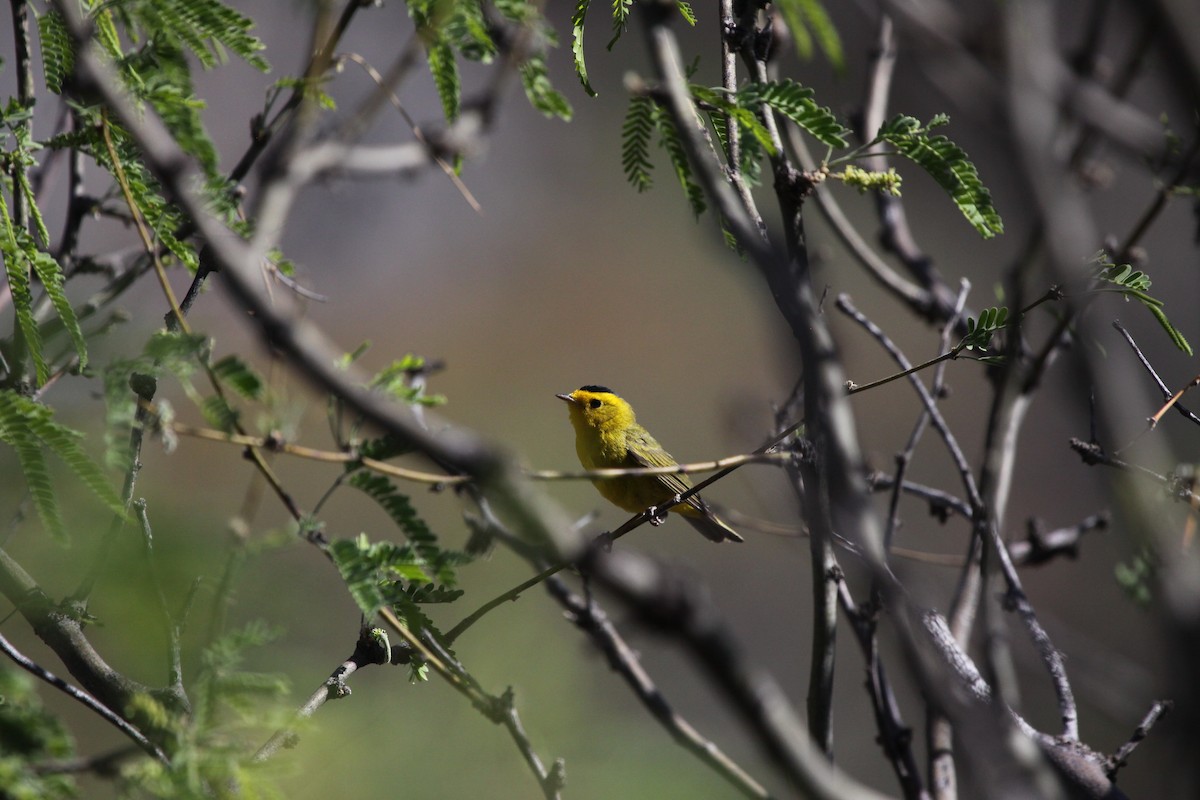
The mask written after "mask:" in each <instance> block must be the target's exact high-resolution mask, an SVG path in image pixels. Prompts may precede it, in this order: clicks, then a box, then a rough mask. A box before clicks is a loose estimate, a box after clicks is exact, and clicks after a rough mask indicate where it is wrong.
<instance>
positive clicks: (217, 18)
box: [133, 0, 270, 72]
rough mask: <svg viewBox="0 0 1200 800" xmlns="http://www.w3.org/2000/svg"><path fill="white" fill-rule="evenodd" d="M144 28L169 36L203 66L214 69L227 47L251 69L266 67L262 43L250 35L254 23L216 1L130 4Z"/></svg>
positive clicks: (265, 69)
mask: <svg viewBox="0 0 1200 800" xmlns="http://www.w3.org/2000/svg"><path fill="white" fill-rule="evenodd" d="M133 7H134V8H136V9H137V11H138V13H140V14H142V15H144V20H145V24H146V26H147V28H150V29H152V30H155V31H159V32H169V33H170V34H173V35H174V36H175V37H176V38H177V40H178V41H179V43H180V44H182V45H184V46H185V47H186V48H187V49H188V50H190V51H191V52H192V54H193V55H195V56H196V58H197V59H198V60H199V61H200V63H201V64H203V65H204V66H205V67H208V68H210V69H211V68H212V67H215V66H217V64H218V63H220V62H221V61H222V60H223V59H224V50H223V48H227V49H229V50H230V51H232V52H233V53H235V54H237V55H238V56H239V57H240V58H241V59H243V60H244V61H245V62H246V63H247V64H250V65H251V66H252V67H254V68H255V69H258V70H261V71H262V72H266V71H268V70H269V69H270V65H269V64H268V63H267V62H266V59H264V58H263V57H262V56H261V55H260V53H261V52H262V51H263V50H264V49H266V45H264V44H263V43H262V41H261V40H260V39H259V38H258V37H256V36H252V35H251V34H250V30H251V29H252V28H253V27H254V21H253V20H251V19H250V18H249V17H246V16H243V15H242V14H240V13H239V12H237V11H235V10H234V9H232V8H230V7H228V6H226V5H224V4H222V3H220V2H217V0H155V1H154V2H151V3H139V4H133Z"/></svg>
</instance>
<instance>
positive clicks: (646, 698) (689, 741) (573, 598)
mask: <svg viewBox="0 0 1200 800" xmlns="http://www.w3.org/2000/svg"><path fill="white" fill-rule="evenodd" d="M546 589H547V591H549V593H550V596H551V597H553V598H554V599H555V600H557V601H558V602H559V604H560V605H562V606H563V608H564V609H566V615H567V618H568V619H569V620H570V621H571V622H572V623H574V624H575V626H576V627H577V628H579V629H580V630H581V631H583V632H584V633H586V634H587V635H588V636H589V637H590V638H591V639H592V641H593V643H595V645H596V646H597V647H598V648H599V649H600V650H601V651H602V652H603V653H604V655H605V656H606V657H607V658H608V663H609V666H610V667H612V668H613V669H614V670H615V671H616V672H617V674H618V675H620V676H621V677H622V678H623V679H624V680H625V682H626V683H627V684H629V687H630V689H632V690H633V693H634V695H636V696H637V698H638V700H640V701H641V703H642V705H644V706H645V707H646V709H647V710H648V711H649V712H650V713H651V714H652V715H653V716H654V718H655V719H657V720H658V721H659V723H660V724H661V725H662V726H663V727H664V728H666V730H667V732H668V733H670V734H671V737H672V738H673V739H674V740H675V741H676V742H678V743H679V744H680V745H681V746H682V747H684V748H685V749H686V750H687V751H688V752H690V753H692V754H693V755H694V756H696V757H697V758H699V759H700V760H701V761H703V762H704V763H705V764H707V765H708V766H709V767H711V768H712V769H714V770H715V771H716V772H717V774H719V775H720V776H721V777H723V778H725V780H727V781H729V783H730V784H732V785H733V787H734V788H735V789H737V790H738V791H739V792H741V794H742V795H743V796H745V797H750V798H768V797H770V793H768V792H767V790H766V789H765V788H764V787H763V786H762V785H761V784H760V783H758V781H756V780H754V778H752V777H751V776H750V775H749V773H747V772H746V771H745V770H744V769H742V768H741V767H740V766H738V764H737V763H736V762H734V761H733V760H732V759H731V758H730V757H729V756H728V755H727V754H725V753H724V752H722V751H721V749H720V748H719V747H717V745H716V744H715V743H714V742H712V741H711V740H710V739H708V738H706V737H705V736H704V735H703V734H701V733H700V732H699V731H698V730H697V729H696V728H695V727H694V726H693V725H692V724H691V723H690V722H688V721H687V720H686V719H684V718H683V717H682V716H680V714H679V713H678V712H676V711H675V710H674V709H673V708H671V705H670V704H669V703H668V702H667V699H666V697H664V696H663V693H662V690H661V689H660V688H659V687H658V686H657V685H655V683H654V680H653V679H652V678H651V677H650V674H649V673H648V672H646V670H645V668H643V667H642V665H641V663H640V661H639V659H638V656H637V653H635V652H634V651H633V649H632V648H631V647H630V646H629V644H628V643H627V642H626V641H625V639H624V638H623V637H622V636H621V634H620V632H619V631H617V629H616V627H615V626H613V624H612V622H611V620H609V618H608V615H607V614H605V613H604V610H603V609H601V608H600V607H599V606H598V605H596V603H595V602H594V601H590V600H584V599H583V598H581V597H580V596H579V595H577V594H575V593H574V592H572V591H571V590H570V589H569V588H567V585H566V584H565V583H563V581H561V580H559V579H558V578H550V579H549V580H547V581H546Z"/></svg>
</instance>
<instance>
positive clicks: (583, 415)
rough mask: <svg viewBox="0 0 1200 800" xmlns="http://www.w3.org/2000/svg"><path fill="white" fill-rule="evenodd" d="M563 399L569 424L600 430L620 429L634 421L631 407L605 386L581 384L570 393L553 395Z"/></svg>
mask: <svg viewBox="0 0 1200 800" xmlns="http://www.w3.org/2000/svg"><path fill="white" fill-rule="evenodd" d="M554 396H555V397H557V398H558V399H560V400H565V401H566V403H567V406H568V410H569V411H570V412H571V424H573V425H574V426H575V427H576V428H577V429H578V428H581V427H585V426H586V427H589V428H596V429H598V430H600V431H605V432H609V431H614V430H622V429H624V428H627V427H629V426H630V425H632V424H633V422H634V417H633V408H632V407H631V406H630V405H629V403H626V402H625V401H624V400H622V399H621V398H620V397H618V396H617V395H616V394H614V393H613V391H612V389H609V388H608V387H607V386H594V385H590V384H589V385H588V386H583V387H581V388H579V389H576V390H575V391H573V392H571V393H570V394H556V395H554Z"/></svg>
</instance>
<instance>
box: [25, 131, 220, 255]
mask: <svg viewBox="0 0 1200 800" xmlns="http://www.w3.org/2000/svg"><path fill="white" fill-rule="evenodd" d="M160 113H162V110H161V109H160ZM80 117H81V118H82V122H83V125H82V126H81V128H80V129H79V130H78V131H76V132H74V133H68V134H62V135H60V136H55V137H53V138H51V139H49V140H48V141H47V142H46V143H45V144H46V147H49V148H54V149H77V150H78V151H80V152H82V153H83V154H85V155H87V156H89V157H90V158H92V159H93V160H95V161H96V163H97V164H99V165H100V166H101V167H102V168H103V169H104V170H105V171H107V172H108V173H109V174H110V175H112V176H113V178H114V180H115V179H116V175H117V167H116V164H115V163H114V162H113V159H112V157H111V156H110V154H109V151H108V147H107V145H106V143H105V141H104V135H103V128H102V126H103V127H107V129H108V131H109V134H110V136H111V138H112V141H113V150H114V151H115V152H116V154H117V160H118V161H119V162H120V164H121V168H122V171H123V172H124V174H125V179H126V183H127V184H128V186H129V192H130V194H131V195H132V196H133V200H134V203H135V204H136V205H137V208H138V211H139V212H140V213H141V215H142V218H143V219H144V220H145V221H146V224H147V225H148V226H149V228H150V230H151V232H152V234H153V237H154V239H155V241H157V242H158V243H159V244H161V245H162V246H164V247H166V248H167V250H169V251H170V252H171V253H172V254H173V255H174V256H175V257H176V258H178V259H179V261H180V262H181V263H183V264H184V265H185V266H186V267H187V268H188V269H189V270H192V271H195V269H196V268H197V267H198V266H199V263H200V262H199V258H198V256H197V254H196V250H195V248H194V246H193V245H191V244H190V243H187V242H183V241H180V239H179V238H178V237H177V236H176V235H175V232H176V231H178V230H180V229H181V228H182V227H183V224H184V220H183V215H182V214H180V212H179V210H178V209H176V208H175V206H174V205H173V204H171V203H170V202H168V201H167V199H166V197H165V196H164V195H163V192H162V187H161V186H160V185H159V183H158V181H156V180H155V179H154V178H153V177H152V176H151V175H150V172H149V171H148V170H147V169H146V167H145V165H144V164H143V163H142V160H141V151H140V150H139V149H138V148H137V146H136V145H135V144H134V143H133V141H132V140H131V139H130V138H129V134H128V133H126V131H125V129H124V128H122V127H121V126H120V125H118V124H117V123H115V122H114V121H112V120H111V119H109V120H107V121H102V120H101V117H100V114H99V112H97V111H96V110H94V109H88V110H81V111H80ZM193 145H195V146H198V145H196V143H195V142H193ZM209 198H210V200H214V201H215V200H218V199H220V198H218V197H217V196H216V195H214V194H212V193H210V194H209Z"/></svg>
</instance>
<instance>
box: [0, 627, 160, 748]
mask: <svg viewBox="0 0 1200 800" xmlns="http://www.w3.org/2000/svg"><path fill="white" fill-rule="evenodd" d="M0 650H2V651H4V654H5V655H7V656H8V657H9V658H11V659H12V660H13V661H14V662H15V663H16V664H17V666H19V667H20V668H21V669H23V670H25V671H26V672H28V673H29V674H31V675H33V676H34V677H35V678H37V679H39V680H42V681H45V682H46V683H48V684H50V685H51V686H53V687H54V688H55V689H58V690H59V691H60V692H62V693H63V694H65V695H67V697H70V698H71V699H73V700H76V701H78V702H80V703H82V704H83V705H85V706H87V707H88V708H90V709H91V710H92V711H94V712H96V713H97V714H99V715H100V717H101V718H102V719H104V720H105V721H106V722H108V723H109V724H110V725H112V726H113V727H115V728H116V729H117V730H119V731H121V733H123V734H125V735H126V736H128V737H129V738H130V739H132V740H133V742H134V743H135V744H136V745H137V746H138V747H140V748H141V749H142V750H144V751H146V753H148V754H149V755H150V756H151V757H153V758H155V759H157V760H158V761H160V762H161V763H163V764H168V765H169V764H170V763H171V760H170V759H169V758H167V756H166V754H165V753H164V752H163V751H162V750H160V749H159V748H158V745H156V744H154V743H153V742H151V741H150V740H149V739H147V738H146V736H145V734H143V733H142V732H141V731H140V730H138V729H137V728H136V727H134V726H133V725H132V724H130V723H129V722H128V721H127V720H125V719H124V718H122V717H121V716H120V715H118V714H117V713H116V712H114V711H112V710H110V709H109V708H108V706H106V705H104V704H103V703H101V702H100V701H99V700H97V699H96V698H95V697H93V696H92V695H90V694H88V693H87V692H85V691H84V690H83V689H80V688H78V687H75V686H72V685H71V684H69V683H67V682H66V681H64V680H63V679H62V678H60V677H58V676H57V675H55V674H54V673H53V672H51V671H50V670H48V669H46V668H45V667H42V666H41V665H40V664H38V663H37V662H35V661H33V660H32V659H30V658H28V657H27V656H25V655H24V654H23V653H21V652H20V651H19V650H17V648H15V647H13V646H12V644H11V643H10V642H9V641H8V639H6V638H4V634H0Z"/></svg>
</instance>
